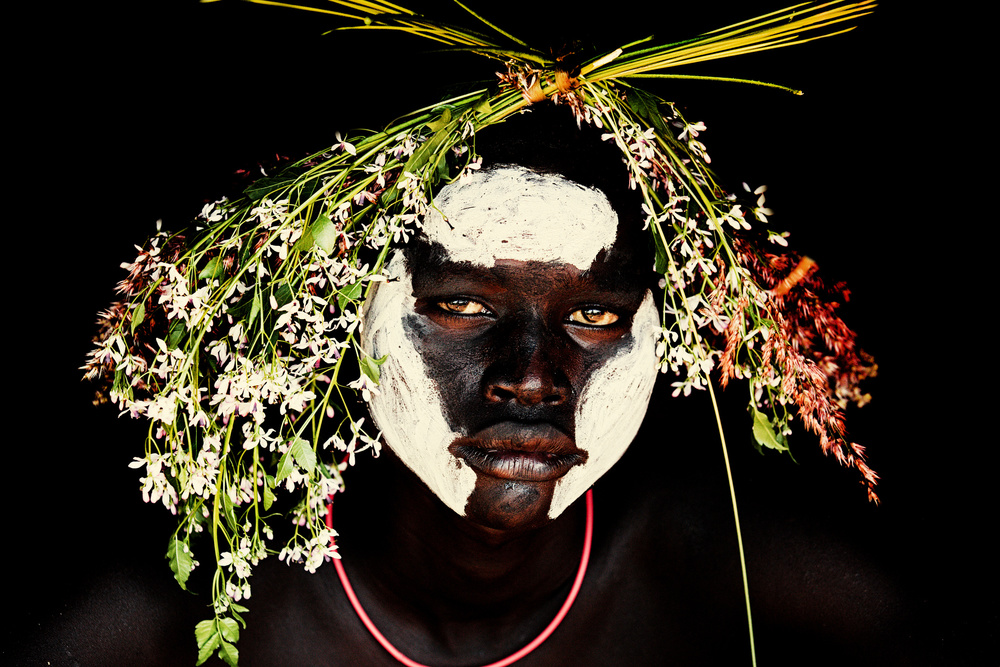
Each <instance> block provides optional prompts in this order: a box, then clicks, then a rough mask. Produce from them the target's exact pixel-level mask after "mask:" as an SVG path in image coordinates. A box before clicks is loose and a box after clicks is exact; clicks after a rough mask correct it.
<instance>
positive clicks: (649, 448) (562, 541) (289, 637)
mask: <svg viewBox="0 0 1000 667" xmlns="http://www.w3.org/2000/svg"><path fill="white" fill-rule="evenodd" d="M640 256H641V257H645V248H644V247H642V246H640V245H638V244H637V243H635V242H634V239H622V238H619V241H618V243H616V245H615V247H614V248H613V249H612V250H611V251H610V252H608V253H606V254H605V255H604V256H602V257H600V258H599V261H598V263H597V264H596V265H595V267H594V268H593V269H592V270H591V271H589V272H584V271H581V270H580V269H579V268H577V267H571V266H567V265H547V264H538V263H527V264H525V263H513V262H509V261H508V262H501V263H500V264H499V265H498V266H496V267H493V268H491V269H475V268H474V267H471V266H470V265H455V264H450V263H448V262H447V261H445V260H444V258H442V257H440V256H439V254H437V252H436V249H435V248H433V247H431V246H427V245H426V244H425V245H422V246H419V245H418V246H416V247H415V248H414V249H413V250H412V251H411V261H412V262H414V263H415V264H417V265H416V266H415V267H414V271H413V272H414V274H415V275H417V276H419V278H418V279H416V280H415V281H414V293H415V296H416V298H417V306H416V311H417V312H416V315H415V316H414V317H413V318H412V320H411V321H408V322H407V323H406V325H407V327H408V330H409V332H410V333H411V335H413V336H416V337H418V338H419V339H420V342H421V348H420V349H421V351H422V353H423V355H424V357H425V359H427V360H428V365H429V367H430V368H431V369H432V371H431V372H432V373H434V374H435V379H436V380H437V381H438V384H439V387H440V388H441V392H442V394H443V397H444V399H445V400H444V403H445V405H446V406H447V409H448V415H447V417H448V419H449V420H450V421H451V422H452V424H454V425H462V426H465V427H466V429H465V430H464V431H462V432H466V433H469V434H470V436H469V437H468V438H462V439H460V440H459V441H457V442H456V443H455V444H454V445H453V449H452V451H453V453H455V454H456V456H458V457H462V458H463V460H466V461H467V462H470V464H471V465H472V467H473V468H474V469H475V470H476V473H477V482H476V488H475V491H474V493H473V495H472V497H470V499H469V503H468V506H467V508H466V513H467V516H466V517H462V516H459V515H458V514H456V513H455V512H454V511H452V510H451V509H449V508H448V507H446V506H445V505H444V504H443V503H442V502H441V501H440V500H439V499H438V498H437V497H436V496H434V495H433V494H432V493H431V492H430V491H429V490H428V488H427V487H426V486H425V485H424V483H423V482H422V481H421V480H420V479H419V478H418V477H417V476H416V475H415V474H413V473H412V472H411V471H410V470H409V469H407V468H406V467H405V466H404V465H403V464H402V463H400V462H399V460H398V459H396V457H395V456H393V454H392V453H391V452H388V453H387V454H385V455H383V457H382V458H381V459H379V460H377V461H372V462H365V464H364V465H359V467H358V469H357V470H355V471H352V474H351V476H349V477H348V483H349V484H350V485H351V487H350V492H349V493H347V494H345V495H344V496H343V497H342V498H338V499H337V502H336V503H335V509H334V511H335V527H336V528H337V529H338V531H339V532H340V535H341V537H340V538H339V546H340V551H341V553H342V554H343V558H344V564H345V567H346V569H347V572H348V575H349V577H350V579H351V582H352V584H353V586H354V588H355V590H356V592H357V594H358V596H359V598H360V599H361V602H362V604H363V606H364V607H365V609H366V611H367V612H368V614H369V615H370V616H371V618H372V619H373V621H374V622H375V623H376V625H377V626H378V627H379V628H380V630H381V631H382V632H383V633H384V634H385V635H386V636H387V637H388V638H389V640H390V641H392V643H393V644H394V645H395V646H396V647H397V648H399V649H400V650H401V651H403V652H404V653H405V654H406V655H408V656H409V657H411V658H412V659H414V660H417V661H419V662H422V663H425V664H428V665H434V666H435V667H458V666H466V667H468V666H471V665H483V664H488V663H490V662H493V661H496V660H499V659H501V658H504V657H506V656H507V655H510V654H511V653H513V652H515V651H517V650H518V649H520V648H521V647H522V646H524V645H525V644H527V643H528V642H530V641H531V640H532V639H534V638H535V637H536V636H537V635H538V634H539V633H540V632H541V631H542V629H543V628H544V627H545V626H546V625H547V624H548V622H549V621H550V620H551V619H552V617H553V616H554V615H555V613H556V611H557V610H558V609H559V607H560V606H561V605H562V603H563V601H564V600H565V599H566V596H567V594H568V591H569V587H570V584H571V581H572V579H573V577H574V575H575V573H576V570H577V567H578V564H579V559H580V552H581V548H582V542H583V526H584V507H583V500H582V499H580V500H578V501H577V502H576V503H574V504H573V505H572V506H570V507H569V508H568V509H567V510H566V511H565V512H564V513H563V514H562V515H560V516H559V517H558V518H557V519H555V520H551V521H550V520H548V518H547V512H548V507H549V501H550V499H551V493H552V488H553V487H554V485H555V479H538V477H539V476H543V477H544V476H547V475H550V474H551V473H552V466H549V467H546V465H548V464H546V465H541V466H540V467H539V466H533V465H529V464H530V463H532V461H534V462H535V463H538V462H537V461H535V459H536V458H538V456H536V454H537V451H538V450H539V449H542V448H544V447H546V446H547V447H550V448H554V449H557V450H559V451H560V452H562V453H560V454H557V457H559V456H562V457H568V458H572V457H574V456H576V457H578V458H579V459H580V460H574V461H572V462H570V461H568V460H559V461H557V463H556V464H553V465H554V467H555V468H558V467H559V466H562V465H569V466H570V467H571V466H572V465H580V464H582V463H583V462H584V461H585V460H586V453H577V452H574V451H573V450H574V447H575V445H574V444H573V442H574V436H575V424H574V423H573V410H574V409H575V400H576V398H577V397H578V396H579V392H580V389H581V388H582V386H583V385H584V384H585V383H586V380H587V378H589V377H590V375H591V374H592V372H593V371H594V369H595V368H597V367H599V366H600V365H601V364H602V363H603V362H604V361H605V360H606V359H608V358H609V357H610V356H611V355H613V354H614V352H615V351H616V350H617V349H619V347H620V346H621V345H623V344H624V342H625V341H626V340H627V339H628V337H629V336H630V335H631V334H630V327H631V321H632V315H633V314H634V312H635V309H636V308H637V307H638V305H639V303H640V301H641V299H642V296H643V294H644V293H645V289H646V285H645V282H644V278H643V276H642V275H641V274H640V273H637V272H633V273H623V269H622V267H635V266H643V265H644V262H641V260H639V259H638V258H639V257H640ZM418 263H419V264H418ZM664 405H665V404H660V408H658V415H657V418H658V419H657V421H658V423H659V424H660V425H661V426H660V427H659V428H660V431H656V430H655V429H654V431H653V432H652V433H649V434H646V435H643V434H642V433H640V436H639V438H638V440H639V442H637V443H636V444H634V445H633V446H632V449H631V450H630V451H629V453H627V454H626V456H625V458H624V459H623V461H622V462H621V463H620V464H619V465H618V466H616V468H614V469H613V470H612V471H611V472H610V473H609V474H607V475H606V476H605V477H604V478H603V479H602V480H601V481H600V482H599V483H598V484H597V486H596V489H595V505H596V519H595V539H594V546H593V551H592V555H591V563H590V566H589V568H588V571H587V578H586V579H585V581H584V585H583V588H582V589H581V592H580V595H579V597H578V599H577V600H576V602H575V604H574V606H573V609H572V610H571V612H570V613H569V615H568V616H567V617H566V619H565V620H564V622H563V623H562V625H561V626H560V627H559V629H558V630H557V631H556V632H555V633H554V634H553V635H552V636H551V637H550V638H549V640H548V641H546V642H545V643H544V644H543V645H542V646H541V647H539V648H538V649H537V650H536V651H535V652H534V653H532V654H531V655H529V656H528V657H527V658H525V659H524V660H523V661H522V662H520V663H518V664H519V665H525V666H532V665H537V666H548V665H574V666H578V665H583V666H586V665H595V666H596V665H602V666H604V665H619V664H631V665H662V664H671V665H730V664H749V657H748V656H749V649H748V643H747V639H746V618H745V610H744V600H743V594H742V584H741V580H740V575H739V569H738V560H737V550H736V544H735V534H734V527H733V524H732V518H731V514H730V509H729V507H728V498H727V496H726V493H725V490H724V489H723V488H722V485H721V484H719V481H720V480H719V479H718V477H717V476H713V477H712V479H713V480H714V481H713V482H712V483H710V484H706V483H705V481H704V479H703V478H701V477H699V476H698V475H696V474H694V473H692V472H691V468H690V467H689V466H694V468H693V469H694V470H708V469H712V470H716V469H717V468H713V467H712V466H717V464H718V462H717V461H715V459H714V458H711V457H709V461H708V462H707V463H705V462H700V461H697V462H689V463H688V465H687V466H684V465H678V462H677V458H676V455H674V454H671V453H670V450H669V449H668V448H665V446H664V432H663V430H662V429H663V426H662V425H663V424H670V425H671V427H670V428H669V429H668V432H669V438H668V439H667V441H668V442H669V443H671V444H673V443H676V446H685V447H688V446H695V449H697V450H698V451H715V446H714V444H713V445H712V446H711V447H708V446H705V447H702V446H701V445H703V444H705V445H707V444H708V443H709V442H710V441H711V439H712V435H710V434H709V433H706V430H708V429H702V428H700V427H697V426H695V427H694V428H689V429H687V430H685V429H686V427H688V426H691V425H698V424H705V423H710V422H711V414H710V413H709V412H708V411H707V410H706V411H705V412H704V413H703V414H697V415H692V414H691V413H690V412H689V408H686V407H685V408H682V409H677V408H676V407H675V408H674V411H675V412H674V414H673V416H672V417H671V416H668V415H664V414H663V406H664ZM497 424H501V425H502V426H497ZM539 424H542V425H544V426H543V427H540V426H539ZM674 425H676V426H674ZM539 429H541V430H539ZM519 430H520V431H521V432H520V433H518V431H519ZM505 443H506V444H505ZM510 443H514V444H513V445H511V444H510ZM463 447H467V448H472V450H487V452H488V451H489V450H490V449H499V450H501V451H505V452H506V453H502V454H496V453H495V452H494V453H493V454H492V456H494V460H487V461H485V462H477V461H475V460H474V459H475V456H476V454H475V451H472V452H470V451H468V450H463V449H462V448H463ZM504 447H507V450H504ZM497 456H499V460H496V457H497ZM504 457H506V458H504ZM470 459H473V460H472V461H470ZM510 461H514V463H510ZM548 463H551V461H549V462H548ZM686 468H687V469H686ZM539 470H541V471H542V472H539ZM758 509H759V508H758ZM744 531H745V533H744V534H745V536H746V547H747V552H748V562H749V563H750V578H751V579H750V580H751V582H753V584H752V585H753V589H752V591H751V594H752V596H753V599H754V605H755V607H754V609H755V613H756V616H755V623H756V626H755V627H756V633H757V637H758V648H759V650H760V651H761V654H762V656H766V657H767V658H768V660H767V661H765V662H764V664H792V663H795V664H803V663H802V662H801V661H802V660H803V658H804V656H808V657H807V658H806V662H807V663H808V664H812V665H816V664H829V665H842V664H846V663H847V662H853V663H855V664H907V663H908V658H907V655H906V650H905V649H906V646H907V643H906V639H905V630H906V628H905V625H903V624H902V623H901V620H902V619H903V618H904V617H903V616H902V613H901V601H900V599H899V598H898V596H896V594H895V592H894V590H893V588H892V585H891V582H889V581H887V580H886V578H885V577H884V576H883V575H882V574H881V573H880V572H879V571H878V570H877V569H875V568H873V567H871V566H870V564H868V563H866V562H865V560H864V559H863V558H862V557H859V556H858V555H857V554H856V553H855V552H854V551H853V550H851V549H850V548H847V547H845V546H843V545H842V544H840V543H838V542H837V541H836V540H833V539H830V538H829V537H828V536H824V535H822V534H820V535H819V536H817V535H815V534H804V533H803V532H802V531H801V530H800V529H799V528H797V527H796V526H795V525H794V524H792V523H789V522H787V521H780V520H778V521H776V520H775V518H774V516H773V515H766V514H765V515H761V514H760V513H759V512H755V511H754V508H753V506H751V507H750V508H749V511H746V513H745V516H744ZM155 558H157V559H158V558H159V554H157V555H156V557H155ZM149 562H154V563H155V560H154V557H152V556H151V557H150V558H149ZM252 583H253V597H252V599H251V600H250V601H249V606H250V607H251V613H250V614H248V615H247V621H248V627H247V628H246V630H245V631H244V632H243V633H242V636H241V639H240V642H239V644H238V648H239V649H240V652H241V658H240V664H241V665H314V664H322V665H372V666H380V665H384V666H390V665H397V664H398V663H396V661H395V660H394V659H392V658H391V656H389V655H388V654H387V653H386V652H385V651H384V650H383V649H382V648H381V647H380V646H379V645H378V644H376V642H375V641H374V640H373V639H372V638H371V636H370V635H369V634H368V632H367V630H365V629H364V627H363V626H362V625H361V623H360V621H359V620H358V619H357V617H356V615H355V613H354V611H353V609H351V607H350V605H349V603H348V602H347V600H346V597H345V596H344V594H343V591H342V590H341V586H340V583H339V581H338V580H337V577H336V573H335V572H334V571H333V568H332V567H323V568H321V569H320V571H319V573H317V574H316V575H308V574H306V573H304V572H303V571H302V570H301V569H300V568H298V567H294V566H293V567H286V566H285V565H284V564H282V563H279V562H277V561H276V559H274V558H271V559H268V560H267V561H265V562H264V564H263V565H262V566H261V567H260V569H259V570H258V571H257V572H256V573H255V575H254V577H253V580H252ZM96 591H97V592H96V593H95V592H91V593H89V594H87V595H86V596H85V597H83V598H81V599H78V600H76V601H74V602H72V603H71V604H70V605H69V606H68V607H67V608H66V610H65V612H64V613H62V614H61V615H60V617H58V618H57V619H55V620H54V621H53V622H52V623H50V624H49V625H48V626H46V629H45V630H44V632H42V633H40V634H39V635H38V636H37V637H36V638H35V639H34V640H32V642H31V643H30V646H29V648H28V650H27V652H26V653H25V654H24V655H25V658H24V662H23V663H20V662H17V663H15V664H39V663H42V662H43V661H44V662H51V664H56V665H59V664H122V665H127V664H141V665H157V664H160V665H182V664H193V663H194V660H195V654H196V649H195V646H194V641H193V632H192V631H191V628H193V625H194V623H195V622H197V621H199V620H202V619H203V618H205V617H207V615H208V612H207V611H206V610H205V609H204V606H203V605H204V600H203V599H196V598H193V597H191V596H189V595H188V594H185V593H183V592H182V591H180V590H178V589H177V587H176V585H175V584H174V583H173V582H172V581H171V580H169V573H168V572H167V570H166V567H165V566H164V565H161V564H160V563H156V569H155V570H152V571H150V572H148V573H147V572H145V571H140V572H135V571H130V570H122V571H118V572H116V573H114V574H113V575H112V576H111V577H110V578H109V579H107V580H105V581H103V582H102V583H101V585H100V586H99V587H98V588H97V589H96ZM211 664H221V663H217V662H215V659H213V661H212V663H211Z"/></svg>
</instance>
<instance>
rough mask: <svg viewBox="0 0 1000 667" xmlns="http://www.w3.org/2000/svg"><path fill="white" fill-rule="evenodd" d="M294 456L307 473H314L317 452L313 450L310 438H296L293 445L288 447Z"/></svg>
mask: <svg viewBox="0 0 1000 667" xmlns="http://www.w3.org/2000/svg"><path fill="white" fill-rule="evenodd" d="M288 451H289V452H291V454H292V456H293V457H294V458H295V462H296V463H298V464H299V466H300V467H301V468H302V469H303V470H305V471H306V472H307V473H310V474H311V473H312V471H313V469H314V468H315V467H316V452H314V451H313V448H312V445H311V444H310V443H309V441H308V440H303V439H302V438H295V440H294V441H293V442H292V446H291V447H289V448H288Z"/></svg>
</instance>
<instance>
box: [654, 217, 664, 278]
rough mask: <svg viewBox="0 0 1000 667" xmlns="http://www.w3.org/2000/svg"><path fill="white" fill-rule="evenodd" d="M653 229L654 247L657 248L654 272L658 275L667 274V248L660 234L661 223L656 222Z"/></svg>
mask: <svg viewBox="0 0 1000 667" xmlns="http://www.w3.org/2000/svg"><path fill="white" fill-rule="evenodd" d="M651 227H652V230H653V245H654V246H655V253H654V259H653V270H654V271H656V272H657V273H666V272H667V248H666V246H664V245H663V236H662V235H661V234H660V223H658V222H654V223H653V224H652V225H651Z"/></svg>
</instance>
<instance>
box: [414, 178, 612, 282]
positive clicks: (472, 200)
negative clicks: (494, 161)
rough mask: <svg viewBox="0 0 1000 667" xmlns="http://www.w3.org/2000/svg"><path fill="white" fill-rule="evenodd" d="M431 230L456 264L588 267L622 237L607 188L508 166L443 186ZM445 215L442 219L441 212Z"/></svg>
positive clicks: (426, 229) (427, 229) (430, 220)
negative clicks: (501, 262)
mask: <svg viewBox="0 0 1000 667" xmlns="http://www.w3.org/2000/svg"><path fill="white" fill-rule="evenodd" d="M434 205H435V207H436V208H437V209H438V210H437V211H434V213H432V214H431V215H429V216H427V220H425V221H424V235H425V236H426V237H427V238H428V240H430V241H432V242H437V243H440V244H441V245H443V246H444V247H445V248H446V249H447V250H448V254H449V259H451V261H453V262H472V263H473V264H477V265H479V266H483V267H486V268H489V267H491V266H493V265H494V264H496V261H497V260H498V259H515V260H519V261H524V262H530V261H536V262H562V263H565V264H572V265H573V266H575V267H577V268H579V269H583V268H587V267H589V266H590V265H591V263H593V261H594V258H595V257H597V253H598V252H600V251H601V250H606V249H608V248H610V247H611V246H612V244H614V242H615V238H616V237H617V235H618V215H617V214H616V213H615V211H614V209H613V208H611V204H610V202H608V198H607V197H605V196H604V193H603V192H601V191H599V190H595V189H593V188H585V187H583V186H582V185H578V184H577V183H574V182H573V181H569V180H566V179H565V178H563V177H561V176H554V175H551V174H536V173H535V172H533V171H529V170H527V169H524V168H522V167H503V168H499V169H492V170H490V171H486V172H481V173H477V174H475V175H473V177H472V178H470V179H469V180H468V181H465V182H460V183H454V184H452V185H448V186H445V187H444V188H441V192H440V193H439V194H438V196H437V197H436V198H435V199H434ZM438 211H440V213H443V214H444V216H446V218H447V220H446V219H445V217H442V216H441V214H440V213H438Z"/></svg>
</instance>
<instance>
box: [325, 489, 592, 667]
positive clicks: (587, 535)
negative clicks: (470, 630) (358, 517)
mask: <svg viewBox="0 0 1000 667" xmlns="http://www.w3.org/2000/svg"><path fill="white" fill-rule="evenodd" d="M331 509H332V508H331V506H330V505H327V511H326V525H327V527H329V528H331V529H332V528H333V513H332V511H331ZM593 538H594V490H593V489H588V490H587V526H586V530H585V531H584V535H583V555H582V556H581V557H580V567H579V569H577V571H576V579H574V580H573V588H571V589H570V591H569V596H568V597H567V598H566V601H565V602H563V605H562V608H560V609H559V613H557V614H556V617H555V618H553V619H552V622H551V623H549V624H548V626H547V627H546V628H545V629H544V630H542V634H540V635H538V636H537V637H535V639H534V640H533V641H532V642H531V643H530V644H528V645H527V646H525V647H524V648H522V649H521V650H520V651H517V652H516V653H513V654H511V655H509V656H507V657H506V658H504V659H503V660H498V661H497V662H492V663H490V664H488V665H485V666H484V667H507V665H511V664H513V663H515V662H517V661H518V660H520V659H521V658H523V657H524V656H526V655H528V654H529V653H531V652H532V651H534V650H535V649H536V648H538V647H539V646H540V645H541V644H542V642H544V641H545V640H546V639H548V638H549V635H551V634H552V633H553V632H555V629H556V628H558V627H559V624H560V623H562V620H563V618H565V617H566V614H567V613H568V612H569V608H570V607H572V606H573V602H574V601H575V600H576V595H577V593H579V592H580V586H581V585H582V584H583V577H584V575H585V574H586V573H587V563H588V561H590V546H591V543H592V542H593ZM333 566H334V568H336V570H337V576H338V577H340V583H341V585H343V587H344V593H346V594H347V599H348V600H350V601H351V606H352V607H354V612H355V613H356V614H357V615H358V618H360V619H361V622H362V623H364V625H365V627H366V628H368V632H370V633H371V634H372V637H374V638H375V641H377V642H378V643H379V644H381V645H382V648H384V649H385V650H386V651H388V652H389V654H390V655H392V657H394V658H395V659H396V660H398V661H399V662H401V663H403V664H404V665H406V667H427V665H424V664H422V663H419V662H416V661H415V660H411V659H410V658H407V657H406V656H405V655H403V653H402V652H401V651H400V650H399V649H398V648H396V647H395V646H393V645H392V644H390V643H389V640H388V639H386V638H385V635H383V634H382V633H381V632H379V630H378V628H376V627H375V624H374V623H372V620H371V619H370V618H368V614H366V613H365V610H364V608H363V607H362V606H361V602H359V601H358V596H357V595H355V594H354V588H353V587H351V582H350V581H348V580H347V573H346V572H345V571H344V566H343V565H341V563H340V559H339V558H334V559H333Z"/></svg>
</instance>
